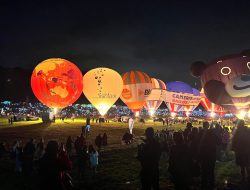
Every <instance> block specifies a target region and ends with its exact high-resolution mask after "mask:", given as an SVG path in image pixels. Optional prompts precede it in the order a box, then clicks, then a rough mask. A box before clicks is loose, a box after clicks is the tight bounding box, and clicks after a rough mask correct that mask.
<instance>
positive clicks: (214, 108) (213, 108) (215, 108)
mask: <svg viewBox="0 0 250 190" xmlns="http://www.w3.org/2000/svg"><path fill="white" fill-rule="evenodd" d="M200 94H201V105H202V106H203V107H204V108H205V110H206V111H208V112H210V114H211V115H212V116H213V114H214V113H218V114H220V115H222V114H224V113H225V110H224V109H223V107H221V106H220V105H217V104H215V103H212V102H211V101H209V100H208V98H207V97H206V95H205V93H204V89H203V88H202V89H201V92H200Z"/></svg>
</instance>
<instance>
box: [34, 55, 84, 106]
mask: <svg viewBox="0 0 250 190" xmlns="http://www.w3.org/2000/svg"><path fill="white" fill-rule="evenodd" d="M31 88H32V91H33V93H34V95H35V96H36V97H37V99H38V100H39V101H40V102H42V103H43V104H45V105H46V106H48V107H50V108H64V107H67V106H68V105H70V104H73V103H74V102H75V101H76V100H77V99H78V98H79V97H80V96H81V93H82V88H83V82H82V73H81V71H80V70H79V69H78V67H77V66H76V65H74V64H73V63H71V62H69V61H67V60H65V59H60V58H51V59H47V60H45V61H43V62H41V63H40V64H38V65H37V66H36V67H35V69H34V71H33V73H32V76H31Z"/></svg>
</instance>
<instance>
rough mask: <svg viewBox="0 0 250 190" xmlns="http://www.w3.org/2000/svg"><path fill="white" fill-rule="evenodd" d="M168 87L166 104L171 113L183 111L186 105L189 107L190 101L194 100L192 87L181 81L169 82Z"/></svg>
mask: <svg viewBox="0 0 250 190" xmlns="http://www.w3.org/2000/svg"><path fill="white" fill-rule="evenodd" d="M166 86H167V95H166V99H165V102H166V105H167V107H168V109H169V111H170V112H171V113H177V112H179V111H182V110H183V106H184V105H189V102H190V100H192V98H193V89H192V87H191V86H189V85H188V84H186V83H184V82H181V81H175V82H168V83H167V84H166Z"/></svg>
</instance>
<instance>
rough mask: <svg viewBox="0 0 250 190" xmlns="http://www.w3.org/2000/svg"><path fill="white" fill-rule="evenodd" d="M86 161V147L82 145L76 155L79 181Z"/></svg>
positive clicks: (87, 156)
mask: <svg viewBox="0 0 250 190" xmlns="http://www.w3.org/2000/svg"><path fill="white" fill-rule="evenodd" d="M88 159H89V155H88V153H87V146H86V145H84V146H83V149H81V150H80V152H79V153H78V154H77V161H78V177H79V179H81V178H82V177H83V176H84V173H85V169H86V167H87V161H88Z"/></svg>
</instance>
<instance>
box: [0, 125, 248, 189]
mask: <svg viewBox="0 0 250 190" xmlns="http://www.w3.org/2000/svg"><path fill="white" fill-rule="evenodd" d="M202 125H203V126H201V127H199V128H197V127H193V126H192V124H191V123H187V125H186V128H185V129H184V130H178V131H177V130H174V129H171V130H170V129H168V128H166V129H164V130H161V131H154V129H153V128H152V127H149V128H147V129H146V131H145V137H146V138H145V139H143V143H141V144H140V145H138V152H137V159H138V161H139V162H140V163H141V172H140V177H141V184H142V189H145V190H146V189H151V188H153V189H159V176H160V173H159V161H160V159H161V158H163V159H164V161H166V162H168V172H169V174H170V176H171V177H170V179H171V181H172V182H173V184H174V186H175V189H177V190H179V189H186V190H188V189H190V188H191V187H193V188H194V187H199V188H200V189H213V188H214V187H215V186H216V181H215V175H214V170H215V163H216V162H220V161H222V162H223V161H226V160H227V159H228V152H229V150H230V149H232V150H233V151H234V152H235V158H236V164H237V165H239V167H240V169H241V177H242V181H243V182H250V151H249V148H248V147H249V145H250V131H249V129H248V128H247V127H246V126H245V124H244V121H242V120H240V121H239V122H238V123H237V126H236V127H233V128H228V127H225V126H221V125H220V124H219V123H211V124H209V123H208V122H203V124H202ZM87 137H88V135H87V134H84V133H81V135H80V136H77V137H76V138H75V139H73V138H72V137H71V136H69V137H68V138H67V141H66V142H65V143H59V142H57V141H54V140H52V141H49V142H48V143H47V145H46V146H45V143H44V140H43V139H40V140H39V141H38V143H35V141H34V139H30V140H29V141H28V142H27V143H26V144H25V145H24V146H22V143H21V142H20V141H16V142H15V143H14V144H13V146H12V148H11V149H10V150H9V151H8V150H7V149H6V147H5V144H4V143H0V158H1V157H3V156H4V155H5V154H7V153H10V157H11V158H12V159H13V160H15V171H16V173H17V174H18V175H32V173H33V172H34V170H36V171H38V173H39V179H40V187H41V189H64V190H65V189H66V190H67V189H74V185H73V183H72V178H71V176H70V171H71V169H72V166H73V163H74V164H75V165H76V168H77V178H78V179H83V178H84V176H85V174H86V170H89V173H91V176H93V177H94V176H95V175H96V171H97V167H98V164H99V161H98V160H99V155H100V152H101V150H104V149H102V147H106V146H107V145H108V136H107V134H106V133H104V134H103V135H102V134H98V135H97V136H96V138H95V140H94V144H88V143H87V140H86V138H87ZM136 138H137V137H136V136H135V135H134V134H131V130H128V131H127V132H125V134H124V135H123V136H122V141H123V142H124V143H125V144H127V145H129V144H131V143H133V141H134V140H135V139H136ZM95 147H96V148H95ZM48 171H49V172H48ZM75 177H76V176H75ZM197 179H200V180H197ZM197 181H199V182H198V183H197ZM199 188H198V189H199Z"/></svg>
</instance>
